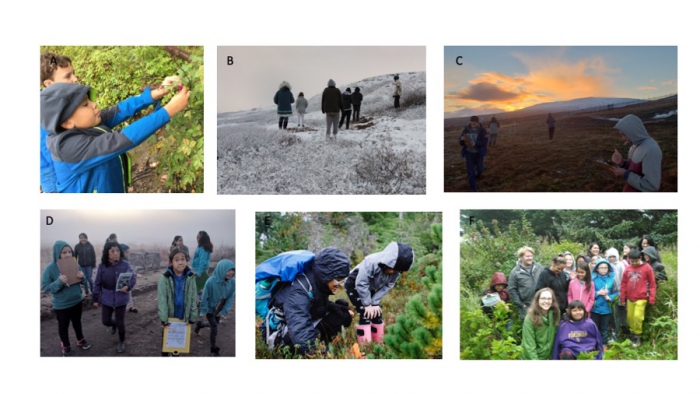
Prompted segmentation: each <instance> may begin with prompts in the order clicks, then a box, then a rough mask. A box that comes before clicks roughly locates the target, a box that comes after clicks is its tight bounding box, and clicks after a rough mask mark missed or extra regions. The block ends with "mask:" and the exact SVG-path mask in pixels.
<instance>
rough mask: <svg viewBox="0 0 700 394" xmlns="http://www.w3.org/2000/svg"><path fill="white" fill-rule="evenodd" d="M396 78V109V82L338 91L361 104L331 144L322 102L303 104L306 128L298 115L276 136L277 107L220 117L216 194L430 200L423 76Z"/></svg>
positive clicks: (381, 79) (386, 79) (378, 79)
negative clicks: (398, 86)
mask: <svg viewBox="0 0 700 394" xmlns="http://www.w3.org/2000/svg"><path fill="white" fill-rule="evenodd" d="M399 75H400V81H401V83H402V86H403V95H402V96H401V108H399V109H395V108H394V99H393V97H392V92H393V83H394V79H393V74H392V75H380V76H375V77H371V78H367V79H364V80H362V81H358V82H356V83H351V84H348V85H340V86H337V87H338V88H339V89H340V91H341V92H343V91H345V89H346V88H348V87H349V88H350V89H351V90H352V91H354V90H355V87H360V89H361V93H362V94H363V96H364V97H363V101H362V106H361V110H360V116H361V119H360V121H359V122H351V123H350V129H349V130H346V129H345V127H343V128H341V129H340V130H339V132H338V136H337V139H335V140H327V139H326V116H325V115H324V114H322V113H321V94H318V95H316V96H313V97H306V99H307V100H308V102H309V107H308V108H307V113H306V115H305V119H304V123H305V127H303V128H299V127H297V116H296V113H294V114H293V115H291V116H290V117H289V126H288V128H287V130H279V129H278V119H279V117H278V115H277V107H276V106H274V105H273V106H270V107H266V108H255V109H252V110H247V111H240V112H232V113H222V114H219V115H218V122H217V123H218V125H217V131H218V133H217V141H218V145H217V157H218V159H217V161H218V166H217V167H218V193H219V194H425V177H426V175H425V134H426V129H425V102H426V100H425V72H414V73H402V74H399ZM293 87H294V85H293V84H292V88H293ZM292 92H294V96H295V98H296V97H297V94H298V92H296V91H294V90H293V89H292ZM331 133H332V131H331Z"/></svg>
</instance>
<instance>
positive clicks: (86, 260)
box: [73, 242, 97, 268]
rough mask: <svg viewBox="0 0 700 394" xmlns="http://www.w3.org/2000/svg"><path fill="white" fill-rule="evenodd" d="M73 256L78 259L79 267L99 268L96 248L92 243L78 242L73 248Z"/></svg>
mask: <svg viewBox="0 0 700 394" xmlns="http://www.w3.org/2000/svg"><path fill="white" fill-rule="evenodd" d="M73 254H74V255H75V258H76V259H78V265H80V266H81V267H92V268H95V267H96V266H97V260H96V258H95V248H94V247H93V246H92V244H91V243H90V242H86V243H85V244H82V243H80V242H78V243H77V244H76V245H75V248H73Z"/></svg>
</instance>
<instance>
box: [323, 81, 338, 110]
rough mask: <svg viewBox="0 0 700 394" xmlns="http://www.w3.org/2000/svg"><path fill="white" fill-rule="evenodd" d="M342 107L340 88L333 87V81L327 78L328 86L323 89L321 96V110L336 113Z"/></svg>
mask: <svg viewBox="0 0 700 394" xmlns="http://www.w3.org/2000/svg"><path fill="white" fill-rule="evenodd" d="M342 107H343V103H342V98H341V94H340V89H338V88H336V87H335V81H334V80H332V79H331V80H329V81H328V87H327V88H326V89H324V90H323V95H322V96H321V112H322V113H324V114H337V113H340V109H341V108H342Z"/></svg>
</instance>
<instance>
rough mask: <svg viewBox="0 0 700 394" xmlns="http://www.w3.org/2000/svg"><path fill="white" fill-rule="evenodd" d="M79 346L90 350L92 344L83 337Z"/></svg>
mask: <svg viewBox="0 0 700 394" xmlns="http://www.w3.org/2000/svg"><path fill="white" fill-rule="evenodd" d="M78 346H80V347H81V348H82V349H83V350H88V349H90V346H92V345H90V343H88V341H87V339H85V338H83V339H82V340H80V341H78Z"/></svg>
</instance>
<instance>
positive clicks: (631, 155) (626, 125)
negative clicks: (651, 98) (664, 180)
mask: <svg viewBox="0 0 700 394" xmlns="http://www.w3.org/2000/svg"><path fill="white" fill-rule="evenodd" d="M613 128H614V129H617V131H619V132H620V135H621V136H622V140H623V141H625V145H626V144H631V145H632V146H631V147H630V150H629V152H628V153H627V160H623V159H622V155H621V154H620V152H619V151H618V150H617V149H615V153H613V155H612V161H613V163H615V164H617V165H618V166H619V168H615V169H613V170H612V172H613V173H614V174H615V175H617V176H621V177H623V178H625V181H626V183H625V186H624V187H623V188H622V191H623V192H656V191H659V187H661V158H662V154H661V148H659V144H658V143H656V141H655V140H654V139H653V138H651V137H650V136H649V133H648V132H647V130H646V128H644V123H642V120H641V119H639V118H638V117H637V116H635V115H627V116H625V117H624V118H622V119H620V121H619V122H617V124H616V125H615V126H614V127H613Z"/></svg>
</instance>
